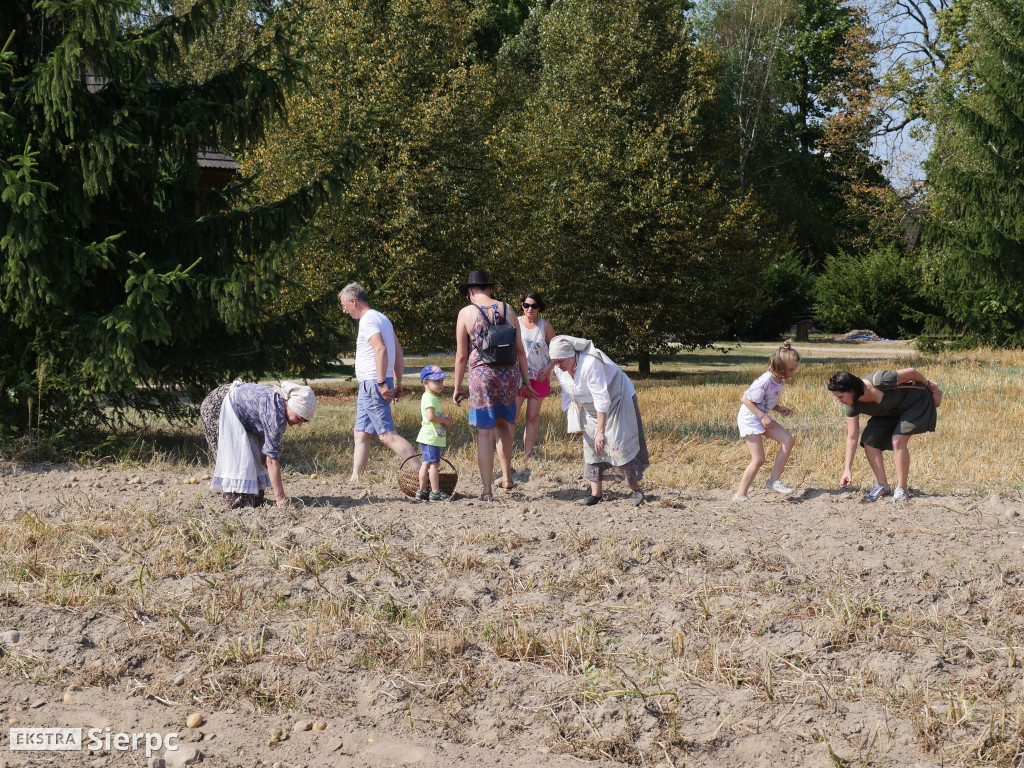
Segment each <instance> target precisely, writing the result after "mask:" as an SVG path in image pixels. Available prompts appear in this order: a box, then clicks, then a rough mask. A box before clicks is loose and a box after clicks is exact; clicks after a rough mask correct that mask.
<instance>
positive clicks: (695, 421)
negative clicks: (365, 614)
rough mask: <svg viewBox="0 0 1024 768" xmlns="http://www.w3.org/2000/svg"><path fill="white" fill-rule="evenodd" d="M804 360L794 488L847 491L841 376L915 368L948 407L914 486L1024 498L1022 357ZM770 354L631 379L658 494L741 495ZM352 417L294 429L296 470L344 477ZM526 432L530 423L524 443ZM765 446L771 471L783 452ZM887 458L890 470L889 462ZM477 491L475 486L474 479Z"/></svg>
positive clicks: (670, 365) (464, 457)
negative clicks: (753, 405) (843, 486)
mask: <svg viewBox="0 0 1024 768" xmlns="http://www.w3.org/2000/svg"><path fill="white" fill-rule="evenodd" d="M799 349H800V351H801V352H802V354H803V357H804V362H803V364H802V365H801V367H800V370H799V372H798V373H797V376H796V377H795V379H794V380H793V381H792V382H791V383H790V384H789V385H787V387H786V390H785V392H784V395H783V403H784V404H785V405H788V406H789V407H791V408H792V409H793V411H794V413H793V415H792V416H791V417H789V418H784V419H780V421H782V423H783V424H784V425H785V426H786V427H787V428H788V429H789V430H790V431H791V432H792V433H793V434H794V435H795V436H796V438H797V445H796V449H795V452H794V454H793V458H792V459H791V461H790V464H789V467H788V468H787V471H786V479H787V481H788V482H790V483H791V484H796V485H798V486H800V487H810V488H834V487H836V486H837V484H838V480H839V475H840V474H841V472H842V463H843V445H844V440H845V428H846V427H845V419H844V417H843V415H842V411H841V407H840V406H839V405H838V404H837V403H836V402H835V401H834V399H833V398H832V396H831V395H829V393H828V392H827V390H825V387H824V383H825V381H826V380H827V379H828V377H829V376H830V375H831V374H832V373H834V372H835V371H837V370H850V371H853V372H857V373H868V372H870V371H872V370H875V369H878V368H894V367H916V368H918V369H920V370H922V371H923V372H925V373H926V375H928V376H929V377H931V378H933V379H935V380H937V381H939V383H940V385H941V386H942V388H943V391H944V393H945V399H944V401H943V404H942V407H941V409H940V413H939V424H938V430H937V431H936V432H935V433H934V434H929V435H924V436H921V437H918V438H915V439H914V441H913V442H912V443H911V452H912V461H913V464H912V473H911V485H912V486H915V487H918V488H924V489H927V490H928V491H929V492H932V493H955V494H962V493H989V492H993V491H998V492H1003V493H1005V492H1008V491H1016V490H1020V489H1021V488H1022V487H1024V472H1022V470H1021V466H1020V463H1019V461H1017V453H1018V452H1017V451H1016V450H1015V448H1013V447H1011V446H1014V445H1015V443H1014V441H1013V438H1014V436H1015V434H1016V430H1015V427H1016V425H1018V424H1020V423H1024V399H1022V398H1021V397H1020V396H1019V382H1020V381H1021V374H1022V373H1024V352H1020V351H994V350H975V351H971V352H962V353H949V354H943V355H928V356H926V355H921V354H918V353H915V352H913V351H912V350H909V349H906V348H897V349H896V350H893V349H891V348H889V347H872V346H870V345H863V346H851V347H847V348H843V347H838V346H835V345H826V346H823V347H822V346H818V347H815V345H813V344H812V345H805V346H801V347H799ZM771 350H772V347H770V346H768V345H754V346H747V347H743V348H741V349H738V350H733V352H731V353H730V354H727V355H726V354H722V353H721V352H716V351H702V352H699V353H689V354H687V355H679V356H676V357H673V358H663V359H661V360H659V361H658V363H656V365H655V368H654V373H653V374H652V376H651V377H649V378H644V377H640V376H638V375H637V374H636V373H635V372H630V373H631V376H632V378H633V379H634V382H635V384H636V386H637V389H638V393H639V401H640V410H641V414H642V416H643V419H644V424H645V427H646V430H647V439H648V444H649V447H650V449H651V456H652V461H651V469H650V471H649V473H648V475H647V477H648V483H649V484H650V485H655V486H662V487H666V488H673V489H689V490H692V491H703V490H708V489H712V488H722V489H731V488H733V487H734V486H735V485H736V484H737V482H738V480H739V475H740V474H741V472H742V471H743V468H744V467H745V466H746V463H747V461H749V453H748V452H747V449H746V447H745V445H744V444H743V442H742V441H741V440H740V439H739V437H738V434H737V432H736V412H737V410H738V407H739V397H740V395H741V394H742V392H743V390H744V389H745V388H746V387H747V385H749V383H750V382H751V381H753V380H754V379H755V378H756V377H757V376H759V375H760V374H761V373H763V372H764V371H765V370H766V367H767V358H768V356H769V355H770V353H771ZM872 350H875V352H876V356H872ZM883 353H884V354H883ZM410 389H412V391H413V394H412V395H410V396H407V397H406V398H404V399H403V401H402V402H401V403H399V404H398V405H397V406H396V407H395V409H394V413H395V423H396V427H397V429H398V431H399V432H400V433H402V434H405V435H409V436H414V435H415V433H416V432H417V431H418V424H419V409H418V392H417V390H416V388H415V387H411V388H410ZM452 410H453V412H454V414H455V419H456V421H455V425H454V426H453V428H452V429H451V430H450V432H449V434H450V441H449V445H450V446H451V447H450V448H449V450H448V452H447V456H448V458H449V459H451V460H452V461H453V462H454V463H455V464H456V466H457V468H458V470H459V473H460V476H461V477H462V478H463V482H466V479H467V475H469V476H471V477H472V476H475V475H476V454H475V443H474V442H473V440H474V438H475V435H474V433H473V430H472V428H471V427H470V426H469V425H468V423H467V422H466V414H465V410H462V411H459V410H457V409H454V408H453V409H452ZM354 413H355V404H354V402H351V403H343V404H339V405H328V406H327V407H325V408H324V409H323V410H322V411H321V412H320V414H318V417H317V420H316V422H314V423H313V424H311V425H310V427H308V428H306V429H305V430H292V431H291V432H290V433H289V437H290V439H291V441H292V449H291V453H290V460H291V461H290V465H291V466H293V467H294V468H295V469H296V470H297V471H299V472H314V471H325V470H326V471H329V472H336V473H339V474H340V473H342V472H344V471H346V469H348V467H349V465H348V461H349V457H350V456H351V442H352V438H351V432H350V429H351V424H352V421H353V419H354ZM564 425H565V421H564V417H563V416H562V413H561V410H560V409H559V407H558V401H557V397H553V398H552V399H551V401H549V402H546V403H545V405H544V409H543V411H542V415H541V423H540V429H539V435H540V438H539V440H538V450H537V461H536V462H535V466H537V467H538V468H541V469H547V470H553V471H558V470H562V469H565V468H567V467H575V466H578V464H579V459H580V447H579V444H578V442H576V441H574V440H573V439H572V438H571V437H569V436H567V435H565V431H564V430H565V426H564ZM521 430H522V422H520V424H519V429H518V430H517V435H519V434H521ZM767 444H768V448H769V458H768V462H769V463H770V462H771V461H772V457H773V455H774V446H775V444H774V443H773V442H772V441H767ZM887 458H888V460H889V462H890V470H891V455H889V456H888V457H887ZM518 461H519V459H517V462H518ZM393 465H394V460H393V456H391V455H390V454H389V453H388V452H387V451H386V450H385V449H383V448H381V447H380V446H376V447H375V448H374V455H373V456H372V458H371V462H370V466H371V468H373V469H374V472H375V473H376V474H375V475H372V476H371V478H370V479H371V481H379V482H383V483H388V484H390V483H392V482H393V481H394V477H393V469H394V466H393ZM763 472H767V470H763ZM762 479H763V478H762ZM854 479H855V483H859V484H860V485H861V487H869V486H870V485H873V483H874V481H873V478H872V476H871V474H870V470H869V468H868V466H867V463H866V461H865V460H864V458H863V454H861V455H859V456H858V459H857V462H856V463H855V467H854ZM469 482H470V483H473V485H474V487H475V482H474V481H473V480H469Z"/></svg>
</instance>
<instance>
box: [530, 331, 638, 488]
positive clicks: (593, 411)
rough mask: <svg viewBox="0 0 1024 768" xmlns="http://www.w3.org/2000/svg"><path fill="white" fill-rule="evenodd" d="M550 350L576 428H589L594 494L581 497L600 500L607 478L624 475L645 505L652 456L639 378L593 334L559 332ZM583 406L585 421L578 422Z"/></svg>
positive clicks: (588, 466)
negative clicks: (645, 479) (579, 336)
mask: <svg viewBox="0 0 1024 768" xmlns="http://www.w3.org/2000/svg"><path fill="white" fill-rule="evenodd" d="M548 354H549V355H550V357H551V359H552V360H553V361H554V363H555V374H556V375H557V376H558V383H559V385H560V386H561V388H562V410H564V411H565V412H566V414H567V415H568V416H569V423H570V431H575V430H579V432H582V434H583V466H584V475H585V476H586V478H587V479H588V480H589V481H590V495H589V496H588V497H587V498H585V499H584V500H583V501H582V502H580V503H581V504H582V505H583V506H585V507H589V506H593V505H594V504H597V503H598V502H599V501H601V484H602V482H603V481H604V480H605V479H608V480H613V479H616V480H617V479H622V480H624V481H625V482H626V483H628V484H629V487H630V488H631V489H632V491H633V492H632V494H631V495H630V501H632V503H633V505H634V506H640V505H641V504H642V503H643V501H644V494H643V491H641V490H640V481H641V480H642V479H643V476H644V470H645V469H647V467H649V466H650V464H651V459H650V456H649V455H648V453H647V441H646V440H645V439H644V425H643V421H641V419H640V408H639V406H638V405H637V400H636V390H635V389H634V388H633V382H631V381H630V380H629V377H628V376H626V374H625V373H623V372H622V370H621V369H620V368H619V367H618V366H617V365H616V364H615V363H613V362H612V361H611V359H610V358H609V357H608V355H606V354H605V353H604V352H602V351H601V350H599V349H598V348H597V347H595V346H594V344H593V342H590V341H588V340H587V339H577V338H574V337H572V336H555V338H553V339H552V340H551V343H550V344H549V352H548ZM577 408H578V409H579V410H578V413H579V423H578V425H574V424H573V421H574V417H573V411H575V410H576V409H577Z"/></svg>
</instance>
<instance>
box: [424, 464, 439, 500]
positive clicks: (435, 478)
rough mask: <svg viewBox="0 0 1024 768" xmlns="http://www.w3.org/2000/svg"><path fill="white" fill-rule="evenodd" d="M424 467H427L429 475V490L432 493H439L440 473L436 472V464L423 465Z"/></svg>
mask: <svg viewBox="0 0 1024 768" xmlns="http://www.w3.org/2000/svg"><path fill="white" fill-rule="evenodd" d="M424 466H425V467H429V470H428V471H429V473H430V490H432V491H433V492H434V493H440V492H441V472H440V470H438V463H437V462H436V461H435V462H434V463H432V464H424Z"/></svg>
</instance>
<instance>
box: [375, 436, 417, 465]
mask: <svg viewBox="0 0 1024 768" xmlns="http://www.w3.org/2000/svg"><path fill="white" fill-rule="evenodd" d="M379 437H380V441H381V442H382V443H384V445H386V446H387V447H388V448H390V449H391V450H392V451H394V452H395V453H396V454H398V458H400V459H401V460H402V461H405V460H406V459H410V458H412V457H413V456H415V455H416V454H417V453H419V451H417V450H416V449H415V448H413V447H412V445H411V444H410V443H409V441H408V440H406V439H405V438H404V437H402V436H401V435H400V434H398V433H397V432H384V433H383V434H381V435H379ZM409 464H410V466H413V467H417V468H418V467H419V466H420V462H419V459H416V460H415V461H410V462H409Z"/></svg>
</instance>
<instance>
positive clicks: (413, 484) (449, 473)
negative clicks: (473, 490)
mask: <svg viewBox="0 0 1024 768" xmlns="http://www.w3.org/2000/svg"><path fill="white" fill-rule="evenodd" d="M420 456H421V454H416V456H410V457H409V458H408V459H406V460H405V461H403V462H402V466H400V467H399V468H398V488H399V490H401V491H402V493H404V494H405V495H406V496H415V495H416V491H418V490H419V489H420V471H419V468H416V467H407V466H406V464H408V463H409V461H410V459H413V458H417V457H420ZM445 465H447V468H446V467H445ZM439 469H440V470H441V472H440V473H439V474H440V483H439V487H440V489H441V493H443V494H446V495H448V496H451V495H452V494H453V493H455V486H456V485H458V482H459V473H458V472H456V471H455V465H454V464H452V463H451V462H450V461H448V459H445V458H442V459H441V467H439Z"/></svg>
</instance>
